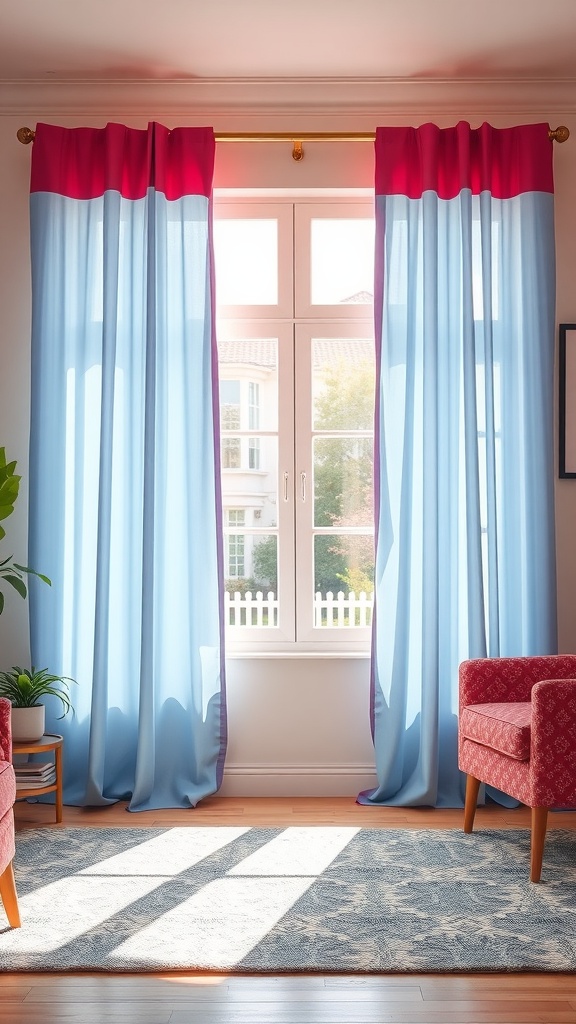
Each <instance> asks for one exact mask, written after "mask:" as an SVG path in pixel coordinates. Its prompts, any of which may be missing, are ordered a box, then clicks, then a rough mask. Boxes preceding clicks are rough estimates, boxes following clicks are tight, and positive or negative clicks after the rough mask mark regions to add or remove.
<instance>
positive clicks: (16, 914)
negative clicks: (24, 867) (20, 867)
mask: <svg viewBox="0 0 576 1024" xmlns="http://www.w3.org/2000/svg"><path fill="white" fill-rule="evenodd" d="M0 896H1V897H2V903H3V904H4V910H5V911H6V917H7V918H8V924H9V925H10V927H11V928H20V924H21V922H20V910H19V907H18V895H17V893H16V882H15V880H14V869H13V868H12V861H10V863H9V865H8V867H7V868H6V869H5V870H4V871H3V872H2V874H1V875H0Z"/></svg>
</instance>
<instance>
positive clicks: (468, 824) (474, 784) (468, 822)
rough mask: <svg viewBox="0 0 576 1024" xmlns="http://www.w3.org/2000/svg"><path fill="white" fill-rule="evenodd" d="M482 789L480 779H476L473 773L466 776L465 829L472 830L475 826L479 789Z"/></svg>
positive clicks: (466, 830)
mask: <svg viewBox="0 0 576 1024" xmlns="http://www.w3.org/2000/svg"><path fill="white" fill-rule="evenodd" d="M479 789H480V779H475V778H474V776H473V775H467V776H466V800H465V803H464V831H465V832H471V831H472V829H473V828H474V816H475V814H476V805H477V803H478V790H479Z"/></svg>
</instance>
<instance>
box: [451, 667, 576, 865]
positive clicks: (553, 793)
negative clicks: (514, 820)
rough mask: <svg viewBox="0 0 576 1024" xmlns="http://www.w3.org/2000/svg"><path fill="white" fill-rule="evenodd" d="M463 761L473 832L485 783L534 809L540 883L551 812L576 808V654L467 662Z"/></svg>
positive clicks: (462, 690)
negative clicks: (477, 806) (478, 802)
mask: <svg viewBox="0 0 576 1024" xmlns="http://www.w3.org/2000/svg"><path fill="white" fill-rule="evenodd" d="M458 763H459V767H460V769H461V771H463V772H466V774H467V776H468V778H467V780H466V801H465V807H464V831H465V832H472V829H473V826H474V815H475V813H476V804H477V801H478V790H479V787H480V783H481V782H485V783H487V784H488V785H490V786H494V787H495V788H496V789H499V790H500V791H501V792H503V793H507V794H508V795H509V796H512V797H514V798H515V799H516V800H519V801H520V803H523V804H527V805H528V806H529V807H531V808H532V836H531V851H530V880H531V881H532V882H539V881H540V875H541V872H542V857H543V853H544V842H545V839H546V826H547V820H548V810H549V809H550V808H557V809H558V808H576V655H547V656H544V657H525V658H479V659H476V660H474V661H465V662H463V663H462V665H461V666H460V673H459V719H458Z"/></svg>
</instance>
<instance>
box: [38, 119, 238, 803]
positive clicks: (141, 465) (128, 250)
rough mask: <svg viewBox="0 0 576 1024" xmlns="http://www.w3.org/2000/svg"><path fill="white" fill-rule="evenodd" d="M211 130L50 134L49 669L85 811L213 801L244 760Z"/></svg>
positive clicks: (46, 328) (44, 528)
mask: <svg viewBox="0 0 576 1024" xmlns="http://www.w3.org/2000/svg"><path fill="white" fill-rule="evenodd" d="M214 148H215V147H214V135H213V132H212V130H211V129H208V128H178V129H174V130H172V131H168V129H166V128H164V127H163V126H161V125H158V124H150V125H149V126H148V129H146V130H137V129H130V128H126V127H124V126H122V125H118V124H109V125H107V126H106V128H102V129H93V128H78V129H67V128H60V127H56V126H51V125H44V124H39V125H38V126H37V129H36V138H35V142H34V152H33V158H32V174H31V236H32V289H33V294H32V321H33V322H32V417H31V441H30V464H31V471H30V473H31V479H30V495H31V498H30V545H29V547H30V559H31V564H34V565H39V566H42V571H43V572H45V573H46V574H47V575H48V576H49V577H50V578H51V580H52V587H51V588H48V587H46V586H41V585H40V586H38V587H33V588H31V595H30V597H31V600H30V615H31V649H32V658H33V661H34V663H35V664H36V665H37V666H45V665H46V666H48V667H49V669H50V670H51V671H53V672H58V673H65V674H66V675H69V676H72V677H73V678H74V679H76V680H77V683H78V685H77V686H73V687H72V700H73V703H74V705H75V709H76V713H75V715H74V717H70V716H68V717H67V718H65V719H63V720H62V721H58V720H57V719H56V718H55V714H57V713H58V706H57V705H56V706H55V707H53V708H49V713H50V715H51V717H50V718H49V728H51V729H52V730H53V731H58V732H61V733H63V735H64V738H65V745H64V781H65V790H64V799H65V802H66V803H68V804H78V805H102V804H107V803H110V802H112V801H116V800H125V801H128V804H129V809H130V810H145V809H148V808H160V807H190V806H195V805H196V804H197V803H198V801H199V800H201V799H202V798H203V797H205V796H207V795H209V794H211V793H214V792H215V791H216V790H217V789H218V787H219V785H220V783H221V778H222V771H223V761H224V754H225V746H226V708H225V689H224V664H223V616H222V589H223V584H222V580H223V574H222V550H221V529H220V527H221V523H220V515H221V513H220V507H221V506H220V469H219V458H218V450H219V438H218V427H217V424H218V399H217V357H216V346H215V337H214V297H213V273H212V245H211V192H212V176H213V165H214Z"/></svg>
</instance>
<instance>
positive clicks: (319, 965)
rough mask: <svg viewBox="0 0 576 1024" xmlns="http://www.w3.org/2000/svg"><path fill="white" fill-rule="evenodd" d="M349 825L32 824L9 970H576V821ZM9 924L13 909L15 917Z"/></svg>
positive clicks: (20, 874) (20, 865)
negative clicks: (538, 831)
mask: <svg viewBox="0 0 576 1024" xmlns="http://www.w3.org/2000/svg"><path fill="white" fill-rule="evenodd" d="M529 846H530V835H529V832H528V831H524V830H521V831H493V830H490V831H479V832H476V833H474V835H470V836H466V835H464V834H463V833H462V832H459V831H432V830H427V831H421V830H420V831H418V830H414V831H408V830H404V829H402V830H398V829H394V830H388V829H382V830H381V829H356V828H338V827H320V826H317V827H306V828H249V827H238V828H234V827H224V826H219V827H179V828H168V829H158V828H141V827H137V828H94V829H92V828H66V829H55V828H35V829H31V830H29V831H23V832H20V833H18V836H17V852H16V860H15V872H16V883H17V887H18V892H19V897H20V907H21V915H22V928H21V929H20V930H10V929H8V928H7V927H6V928H4V929H3V930H0V963H1V964H2V969H3V970H4V971H26V970H30V971H33V970H52V971H58V970H90V971H163V970H166V971H174V970H215V971H235V972H242V971H252V972H257V971H265V972H271V973H280V972H282V971H320V972H323V973H329V972H339V973H345V972H350V971H360V972H367V973H370V972H376V971H380V972H400V973H403V972H409V971H410V972H427V971H442V972H457V971H466V970H473V971H525V970H532V971H573V970H575V969H576V832H569V831H555V830H552V831H550V833H549V834H548V838H547V844H546V851H545V857H544V871H543V881H542V882H541V883H540V884H539V885H533V884H531V883H530V882H529V881H528V869H529V868H528V866H529ZM0 920H1V919H0Z"/></svg>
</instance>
